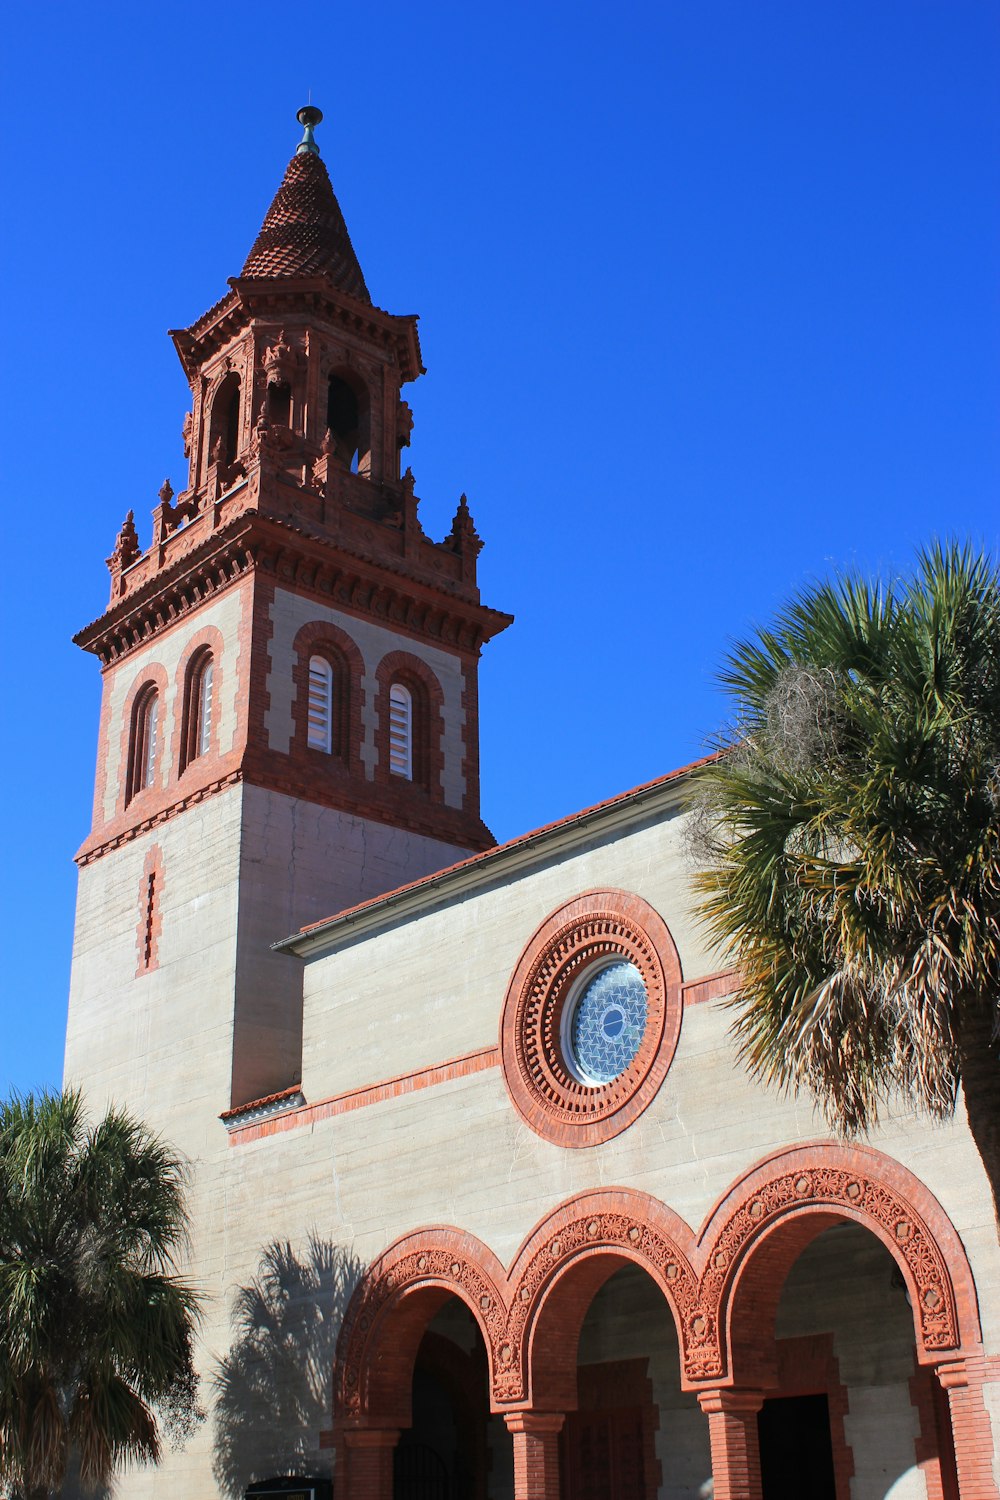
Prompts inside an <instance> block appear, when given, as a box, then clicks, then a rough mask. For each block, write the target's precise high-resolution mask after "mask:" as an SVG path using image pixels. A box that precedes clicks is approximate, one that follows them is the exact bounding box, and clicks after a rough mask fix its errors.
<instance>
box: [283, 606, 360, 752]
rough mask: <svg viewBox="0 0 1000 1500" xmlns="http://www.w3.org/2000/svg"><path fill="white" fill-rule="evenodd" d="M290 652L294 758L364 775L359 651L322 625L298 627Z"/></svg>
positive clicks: (337, 631) (333, 628)
mask: <svg viewBox="0 0 1000 1500" xmlns="http://www.w3.org/2000/svg"><path fill="white" fill-rule="evenodd" d="M294 651H295V656H294V660H293V666H292V675H293V679H294V685H295V693H294V700H293V704H292V718H293V722H294V725H295V730H294V735H293V742H292V748H293V754H294V755H296V757H298V758H299V759H305V760H309V761H311V762H312V763H313V764H319V765H322V766H323V767H324V768H325V769H326V770H328V771H336V770H338V769H347V770H348V771H350V772H351V774H352V775H357V776H360V775H362V774H363V767H362V763H361V742H362V737H363V729H362V722H361V704H362V697H363V689H362V686H361V680H362V675H363V672H364V662H363V660H362V657H361V653H360V651H359V650H358V648H357V646H356V645H355V643H354V642H353V641H352V640H351V638H350V636H349V635H347V634H346V632H345V631H343V630H340V629H339V628H338V627H337V626H335V625H330V624H327V623H325V622H323V621H314V622H313V623H312V624H309V625H304V626H303V627H302V629H301V630H300V631H299V632H298V634H297V635H296V637H295V643H294Z"/></svg>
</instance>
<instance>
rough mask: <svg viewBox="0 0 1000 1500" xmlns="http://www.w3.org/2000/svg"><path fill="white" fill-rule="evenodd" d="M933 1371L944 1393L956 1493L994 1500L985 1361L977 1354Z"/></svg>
mask: <svg viewBox="0 0 1000 1500" xmlns="http://www.w3.org/2000/svg"><path fill="white" fill-rule="evenodd" d="M936 1368H937V1377H938V1379H939V1380H940V1382H941V1384H942V1385H943V1386H944V1388H945V1390H946V1391H947V1392H948V1411H949V1413H950V1415H951V1431H952V1437H953V1438H954V1440H955V1467H956V1469H957V1470H958V1493H959V1495H960V1496H961V1497H962V1500H997V1495H998V1491H997V1485H996V1480H995V1479H994V1477H993V1430H992V1424H991V1422H990V1414H989V1412H988V1411H987V1410H986V1403H985V1401H984V1400H983V1379H984V1375H985V1360H984V1359H983V1356H982V1355H981V1354H980V1355H970V1356H968V1357H967V1358H965V1359H954V1360H949V1361H948V1362H947V1363H946V1364H942V1365H938V1366H937V1367H936Z"/></svg>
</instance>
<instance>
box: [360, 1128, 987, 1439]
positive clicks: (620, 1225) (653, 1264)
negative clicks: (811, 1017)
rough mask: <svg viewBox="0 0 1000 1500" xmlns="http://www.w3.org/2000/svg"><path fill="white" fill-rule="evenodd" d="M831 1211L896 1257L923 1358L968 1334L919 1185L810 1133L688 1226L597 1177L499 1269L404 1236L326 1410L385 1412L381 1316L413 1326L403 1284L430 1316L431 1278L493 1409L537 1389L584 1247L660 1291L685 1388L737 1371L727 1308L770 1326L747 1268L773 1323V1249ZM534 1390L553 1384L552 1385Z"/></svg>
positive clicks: (953, 1265)
mask: <svg viewBox="0 0 1000 1500" xmlns="http://www.w3.org/2000/svg"><path fill="white" fill-rule="evenodd" d="M838 1219H839V1220H852V1221H854V1222H856V1223H858V1224H860V1225H862V1226H863V1227H865V1228H867V1229H868V1230H869V1231H870V1232H872V1233H874V1234H875V1235H876V1236H877V1237H878V1238H879V1239H880V1240H881V1241H882V1242H883V1244H885V1245H886V1246H887V1248H888V1249H889V1251H890V1253H891V1254H892V1255H893V1256H894V1258H895V1260H896V1263H897V1265H898V1266H899V1268H900V1270H901V1272H902V1273H903V1276H904V1279H905V1280H906V1283H907V1287H908V1290H909V1293H910V1301H911V1305H912V1309H913V1319H914V1330H915V1335H916V1342H917V1355H918V1358H919V1360H920V1362H921V1363H923V1364H940V1363H942V1362H945V1361H947V1360H948V1359H949V1358H954V1357H956V1355H962V1354H965V1353H974V1352H975V1351H976V1350H978V1349H980V1348H981V1332H980V1328H979V1318H978V1307H977V1302H976V1294H975V1285H974V1282H973V1279H972V1272H971V1268H970V1267H969V1263H968V1259H967V1257H966V1254H965V1249H964V1246H963V1245H962V1242H961V1240H960V1238H959V1236H958V1234H957V1232H956V1230H955V1229H954V1226H953V1225H952V1224H951V1222H950V1220H949V1219H948V1217H947V1215H946V1214H945V1212H944V1210H943V1209H942V1208H941V1206H940V1204H938V1203H937V1201H936V1199H935V1198H934V1197H933V1195H932V1194H931V1193H930V1192H929V1191H928V1189H927V1188H925V1187H924V1186H923V1184H922V1183H920V1182H919V1181H918V1180H917V1179H916V1178H915V1177H913V1176H911V1174H910V1173H908V1172H907V1171H906V1170H905V1169H904V1168H903V1167H902V1166H900V1164H899V1163H898V1162H895V1161H893V1160H892V1159H891V1158H890V1157H887V1156H884V1155H882V1154H881V1153H879V1152H877V1151H872V1150H867V1149H865V1150H861V1149H858V1148H847V1147H841V1146H837V1145H834V1144H831V1143H829V1142H816V1143H814V1144H812V1145H802V1146H796V1147H792V1148H790V1149H789V1150H787V1151H784V1152H779V1153H776V1154H775V1155H774V1156H772V1157H769V1158H767V1159H766V1160H764V1161H762V1162H758V1163H757V1164H756V1165H755V1166H754V1167H753V1168H751V1169H750V1170H749V1171H748V1172H747V1173H746V1174H745V1175H744V1176H743V1177H742V1178H740V1179H739V1180H738V1181H737V1182H736V1183H734V1184H733V1185H732V1186H731V1187H730V1188H729V1189H728V1191H727V1192H726V1193H725V1195H724V1196H723V1197H722V1198H721V1199H720V1200H719V1202H718V1203H717V1205H716V1207H715V1209H714V1210H713V1212H712V1213H711V1214H710V1216H709V1218H708V1220H707V1221H706V1223H705V1224H704V1226H703V1228H702V1230H701V1232H700V1233H699V1234H698V1235H695V1234H694V1233H693V1232H692V1230H691V1229H690V1228H689V1227H688V1225H687V1224H686V1223H685V1222H684V1220H683V1219H681V1218H680V1216H679V1215H677V1214H676V1213H674V1212H673V1211H672V1210H671V1209H670V1208H668V1207H667V1206H666V1205H665V1204H663V1203H662V1202H660V1201H659V1200H657V1199H655V1198H652V1197H650V1196H649V1195H648V1194H645V1193H641V1192H637V1191H635V1190H633V1189H626V1188H607V1189H601V1190H599V1191H596V1192H592V1193H584V1194H580V1195H579V1196H578V1197H575V1198H571V1199H569V1200H568V1201H567V1202H565V1203H563V1204H562V1205H561V1206H560V1207H559V1208H557V1209H556V1210H554V1211H553V1212H552V1213H550V1214H548V1215H547V1216H546V1217H545V1218H544V1219H543V1220H542V1221H541V1223H540V1224H538V1225H537V1226H536V1227H535V1229H534V1230H532V1232H531V1233H530V1234H529V1235H528V1237H527V1239H526V1240H525V1241H524V1242H523V1244H522V1246H521V1248H520V1250H519V1251H518V1253H517V1255H516V1256H515V1258H514V1261H513V1263H512V1265H511V1267H510V1270H509V1271H505V1269H504V1267H503V1266H502V1265H501V1263H500V1261H499V1260H498V1259H497V1257H496V1256H495V1255H494V1254H493V1252H492V1251H491V1250H489V1249H488V1248H487V1247H486V1246H485V1245H483V1244H482V1243H481V1242H480V1241H479V1240H477V1239H476V1238H475V1237H474V1236H472V1235H469V1234H466V1233H464V1232H462V1231H460V1230H456V1229H447V1228H436V1229H428V1230H422V1231H419V1232H417V1233H414V1234H410V1235H407V1236H405V1237H404V1238H403V1239H402V1240H399V1241H397V1242H396V1244H395V1245H393V1246H390V1248H389V1249H388V1250H386V1251H385V1252H384V1253H383V1254H382V1255H381V1256H380V1257H379V1258H378V1259H377V1260H375V1261H374V1262H373V1263H372V1265H371V1266H370V1267H369V1269H368V1271H367V1272H366V1274H365V1276H364V1277H363V1278H362V1280H361V1282H360V1283H359V1285H358V1287H357V1289H356V1291H355V1293H354V1296H353V1298H352V1300H351V1304H350V1307H349V1308H348V1312H347V1316H346V1317H345V1320H344V1324H343V1327H342V1329H341V1334H340V1338H339V1341H338V1353H337V1364H336V1378H335V1415H336V1417H337V1419H338V1420H339V1421H341V1422H342V1423H344V1424H345V1425H347V1426H352V1425H354V1426H363V1425H365V1424H366V1423H368V1422H371V1421H375V1422H377V1421H378V1420H380V1419H382V1418H383V1417H384V1416H385V1412H383V1411H382V1410H381V1409H379V1404H380V1402H381V1403H382V1404H385V1403H386V1400H387V1392H386V1391H385V1390H381V1389H380V1390H379V1391H377V1392H376V1393H375V1399H374V1403H373V1400H372V1394H373V1393H372V1381H373V1379H375V1380H378V1379H382V1378H383V1377H382V1376H380V1375H378V1374H377V1373H376V1375H373V1373H372V1372H373V1371H375V1372H377V1371H378V1369H379V1360H380V1357H382V1363H383V1366H384V1364H385V1359H384V1355H385V1350H386V1348H387V1347H388V1346H387V1343H386V1342H384V1341H383V1336H385V1338H386V1339H389V1340H391V1339H393V1338H394V1336H395V1335H394V1332H393V1330H395V1329H397V1328H399V1327H404V1326H405V1328H408V1329H409V1330H410V1333H412V1332H413V1329H414V1328H416V1327H417V1326H418V1325H420V1324H421V1318H420V1317H418V1316H417V1312H418V1304H417V1301H416V1298H417V1297H418V1295H419V1294H421V1293H422V1292H423V1293H427V1294H428V1295H427V1297H425V1298H424V1299H423V1301H422V1303H421V1307H423V1308H424V1309H425V1311H424V1312H423V1314H422V1316H423V1317H424V1318H429V1317H430V1316H433V1305H434V1304H433V1290H434V1289H435V1288H436V1289H437V1290H438V1291H439V1292H442V1293H445V1294H449V1295H454V1296H457V1297H458V1298H459V1299H460V1300H461V1301H463V1302H464V1303H465V1304H466V1306H467V1307H468V1308H469V1310H470V1312H471V1313H472V1315H473V1316H474V1318H475V1319H476V1322H477V1324H478V1326H479V1328H480V1331H481V1333H482V1335H483V1339H484V1342H485V1345H486V1352H487V1358H488V1363H489V1380H490V1392H491V1401H492V1405H493V1409H494V1410H495V1411H511V1410H518V1409H520V1408H527V1407H529V1406H530V1405H531V1404H532V1402H533V1401H534V1400H535V1399H536V1397H537V1396H538V1394H539V1392H538V1390H537V1389H536V1381H535V1378H534V1377H535V1376H536V1375H537V1371H533V1370H532V1361H533V1359H536V1358H537V1357H538V1356H539V1353H540V1349H539V1350H536V1349H535V1348H534V1345H533V1340H534V1338H535V1334H536V1331H537V1330H538V1329H539V1328H541V1329H543V1331H544V1329H545V1327H546V1326H547V1325H546V1323H545V1320H546V1319H555V1320H556V1321H555V1323H554V1324H553V1325H552V1326H554V1327H559V1326H562V1327H563V1330H564V1331H565V1329H566V1327H567V1326H568V1324H567V1322H566V1319H569V1320H570V1321H571V1320H572V1316H573V1314H572V1313H571V1311H570V1303H571V1302H572V1298H573V1285H572V1284H573V1282H574V1278H575V1279H576V1289H577V1291H579V1290H580V1287H581V1285H582V1282H581V1278H582V1279H583V1281H585V1282H587V1284H588V1285H589V1286H597V1285H599V1284H600V1272H599V1268H598V1265H597V1261H598V1259H600V1258H607V1257H612V1258H614V1259H616V1260H617V1261H618V1262H619V1263H621V1262H623V1261H626V1260H628V1261H632V1262H633V1263H635V1264H637V1265H639V1266H642V1267H643V1268H644V1269H645V1270H646V1271H647V1272H648V1273H649V1275H650V1276H651V1277H652V1279H653V1280H654V1282H655V1283H656V1284H657V1286H658V1287H659V1288H660V1290H661V1291H662V1293H663V1295H664V1297H665V1299H666V1301H667V1304H668V1306H669V1308H670V1311H671V1314H672V1316H673V1318H674V1323H675V1325H676V1329H677V1337H678V1343H679V1348H680V1359H681V1378H682V1383H683V1386H684V1388H685V1389H686V1390H704V1389H705V1388H713V1389H714V1388H718V1387H724V1386H727V1385H730V1384H731V1383H732V1382H733V1381H734V1379H736V1378H737V1375H738V1373H739V1372H738V1370H737V1371H734V1357H735V1355H734V1347H733V1345H734V1339H735V1340H736V1341H737V1344H739V1338H743V1337H745V1336H746V1330H745V1329H744V1327H743V1322H742V1321H740V1323H739V1328H740V1330H741V1331H740V1332H739V1334H738V1335H737V1332H736V1331H735V1325H734V1310H737V1311H739V1309H741V1308H742V1309H750V1311H749V1312H745V1311H740V1313H739V1317H740V1320H743V1319H744V1318H745V1317H750V1318H751V1319H752V1320H756V1321H754V1322H753V1328H752V1330H751V1332H752V1334H753V1336H755V1337H764V1338H768V1337H773V1327H772V1328H769V1329H765V1327H764V1324H765V1323H766V1321H767V1315H766V1313H765V1311H764V1310H763V1303H762V1302H761V1301H760V1298H759V1297H757V1298H756V1300H755V1296H754V1293H753V1278H754V1277H755V1276H756V1277H760V1276H761V1274H763V1275H764V1280H765V1282H767V1283H770V1282H773V1286H771V1287H770V1293H769V1295H770V1296H771V1297H772V1298H773V1302H774V1306H773V1307H772V1308H771V1314H772V1318H771V1321H772V1323H773V1313H774V1311H776V1307H777V1298H778V1296H779V1295H780V1289H781V1285H782V1284H783V1280H784V1276H785V1274H787V1269H788V1265H787V1264H784V1261H783V1257H784V1258H785V1260H787V1261H788V1264H790V1263H791V1260H792V1259H794V1258H795V1256H797V1254H798V1253H800V1250H801V1248H802V1247H803V1246H804V1245H805V1244H807V1243H808V1241H809V1238H810V1237H811V1235H812V1234H815V1233H819V1232H820V1231H821V1230H822V1229H823V1228H825V1227H827V1226H828V1225H830V1224H832V1223H834V1222H836V1221H837V1220H838ZM584 1262H590V1265H589V1266H588V1267H584V1264H583V1263H584ZM594 1273H596V1274H594ZM609 1274H610V1272H609ZM564 1294H565V1295H566V1302H565V1305H564V1304H563V1302H561V1300H560V1299H561V1298H562V1297H563V1295H564ZM763 1300H764V1302H767V1296H765V1297H764V1299H763ZM577 1311H579V1309H577ZM560 1319H562V1320H563V1321H562V1324H561V1325H560V1321H559V1320H560ZM408 1320H409V1321H408ZM762 1320H763V1321H762ZM421 1326H426V1322H424V1323H423V1324H422V1325H421ZM749 1326H750V1325H749V1324H748V1325H747V1327H749ZM417 1337H419V1335H417ZM542 1342H544V1339H543V1340H542ZM415 1350H416V1345H415V1344H414V1346H413V1352H414V1354H415ZM396 1394H397V1396H398V1394H399V1393H398V1392H397V1393H396ZM543 1395H545V1396H546V1397H548V1398H551V1395H552V1392H551V1389H550V1390H549V1391H547V1392H545V1393H543ZM388 1404H389V1406H390V1407H392V1402H391V1401H389V1403H388ZM543 1404H544V1403H543ZM392 1409H393V1410H395V1408H394V1407H393V1408H392ZM390 1414H391V1412H390Z"/></svg>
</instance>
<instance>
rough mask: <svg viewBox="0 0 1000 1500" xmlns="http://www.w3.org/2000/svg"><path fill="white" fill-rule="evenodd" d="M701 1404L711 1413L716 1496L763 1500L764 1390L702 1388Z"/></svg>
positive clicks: (730, 1499) (725, 1499)
mask: <svg viewBox="0 0 1000 1500" xmlns="http://www.w3.org/2000/svg"><path fill="white" fill-rule="evenodd" d="M698 1404H699V1406H700V1407H701V1409H702V1411H703V1412H704V1413H705V1415H706V1416H707V1417H708V1433H709V1439H710V1441H711V1444H712V1478H713V1479H714V1480H715V1500H763V1493H762V1490H761V1483H760V1446H759V1444H758V1441H757V1413H758V1412H759V1411H760V1409H761V1407H762V1405H763V1404H764V1393H763V1391H745V1390H731V1389H728V1388H723V1389H720V1390H715V1391H700V1392H699V1394H698Z"/></svg>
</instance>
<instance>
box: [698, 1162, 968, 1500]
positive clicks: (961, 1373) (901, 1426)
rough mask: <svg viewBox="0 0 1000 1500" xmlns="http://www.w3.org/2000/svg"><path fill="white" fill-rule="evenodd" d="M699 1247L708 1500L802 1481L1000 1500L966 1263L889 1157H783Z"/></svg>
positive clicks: (901, 1498)
mask: <svg viewBox="0 0 1000 1500" xmlns="http://www.w3.org/2000/svg"><path fill="white" fill-rule="evenodd" d="M699 1241H700V1243H699V1249H698V1254H697V1256H696V1262H697V1264H698V1266H699V1269H700V1273H701V1284H700V1292H699V1297H700V1303H701V1308H702V1314H703V1317H704V1318H705V1320H706V1322H707V1323H708V1324H709V1325H710V1326H713V1327H715V1328H716V1330H717V1334H716V1338H715V1340H714V1342H715V1350H714V1352H711V1353H709V1354H700V1353H699V1351H698V1350H696V1349H695V1348H694V1347H692V1348H691V1350H690V1351H689V1359H690V1365H689V1373H691V1374H693V1375H694V1376H695V1378H696V1384H698V1385H699V1386H701V1387H702V1389H701V1391H700V1396H699V1399H700V1400H701V1403H702V1406H703V1408H704V1410H705V1411H706V1413H707V1414H708V1415H709V1419H710V1422H711V1425H712V1445H713V1463H714V1468H715V1473H716V1488H715V1494H716V1497H717V1500H729V1497H733V1500H735V1497H739V1500H747V1497H749V1500H759V1497H762V1500H786V1497H791V1496H795V1497H798V1496H799V1495H800V1494H801V1493H803V1487H804V1492H805V1493H808V1494H809V1495H811V1496H814V1497H815V1500H851V1496H852V1495H857V1494H863V1495H877V1496H882V1495H888V1494H890V1493H891V1494H892V1495H893V1496H894V1497H898V1500H907V1497H909V1496H913V1497H914V1500H924V1497H925V1496H926V1497H927V1500H959V1497H963V1500H966V1497H972V1496H975V1497H976V1500H979V1497H980V1496H983V1497H987V1496H988V1497H995V1496H996V1494H997V1490H996V1486H995V1483H994V1480H993V1477H992V1472H991V1462H990V1459H989V1457H988V1456H987V1455H988V1454H989V1452H990V1451H991V1443H990V1438H989V1422H988V1417H987V1414H986V1410H985V1406H984V1404H983V1394H982V1387H981V1384H980V1380H979V1379H978V1378H977V1374H976V1365H977V1363H979V1364H980V1366H981V1361H982V1348H981V1342H980V1339H981V1335H980V1329H979V1321H978V1311H977V1306H976V1296H975V1288H974V1285H973V1280H972V1275H971V1271H970V1268H969V1264H968V1260H967V1258H966V1255H965V1250H964V1247H963V1246H962V1243H961V1240H960V1239H959V1236H958V1235H957V1234H956V1232H955V1230H954V1228H953V1226H952V1225H951V1223H950V1222H949V1220H948V1219H947V1216H946V1215H945V1214H944V1212H943V1210H942V1209H941V1207H940V1205H939V1204H938V1203H937V1201H936V1200H935V1199H934V1198H933V1196H932V1195H931V1194H930V1193H929V1192H928V1191H927V1189H926V1188H924V1187H923V1185H922V1184H921V1183H919V1182H918V1181H917V1180H916V1179H915V1178H914V1177H912V1176H911V1175H910V1174H909V1173H908V1172H906V1171H905V1170H904V1169H903V1168H902V1167H901V1166H900V1165H899V1164H898V1163H897V1162H893V1161H891V1160H890V1159H888V1158H886V1157H884V1156H882V1155H881V1154H880V1153H878V1152H874V1151H868V1150H859V1149H857V1148H855V1149H853V1150H847V1149H844V1148H842V1147H838V1146H831V1145H828V1144H825V1143H817V1144H815V1145H812V1146H804V1147H797V1148H794V1149H792V1150H789V1151H786V1152H781V1153H777V1154H776V1155H775V1156H774V1157H772V1158H770V1159H768V1160H766V1161H765V1162H762V1163H760V1164H759V1165H758V1166H757V1167H756V1168H754V1170H753V1171H752V1172H750V1173H748V1174H747V1175H746V1176H745V1177H744V1178H743V1179H741V1180H740V1181H739V1182H737V1183H736V1184H734V1186H733V1187H732V1188H731V1189H730V1191H729V1192H728V1193H727V1194H726V1195H725V1197H724V1198H723V1199H722V1200H721V1201H720V1203H719V1204H718V1206H717V1208H716V1210H715V1211H714V1213H713V1214H712V1215H711V1217H710V1219H709V1221H708V1223H707V1224H706V1226H705V1228H704V1229H703V1231H702V1233H701V1235H700V1236H699ZM706 1360H707V1361H708V1362H711V1361H713V1360H714V1361H715V1364H716V1368H718V1369H719V1370H720V1371H721V1372H722V1380H721V1381H720V1382H719V1384H718V1385H717V1386H715V1387H714V1388H706V1387H707V1382H703V1381H701V1380H698V1379H697V1377H698V1376H699V1375H700V1374H701V1373H702V1370H703V1368H704V1362H705V1361H706ZM956 1413H957V1418H958V1421H957V1427H958V1428H959V1429H960V1430H961V1433H962V1441H961V1442H960V1443H959V1444H958V1447H957V1451H956V1445H955V1444H954V1442H953V1436H952V1433H953V1419H954V1417H955V1415H956ZM973 1432H975V1434H976V1435H975V1436H974V1437H973V1436H972V1433H973ZM970 1437H971V1441H970Z"/></svg>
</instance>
